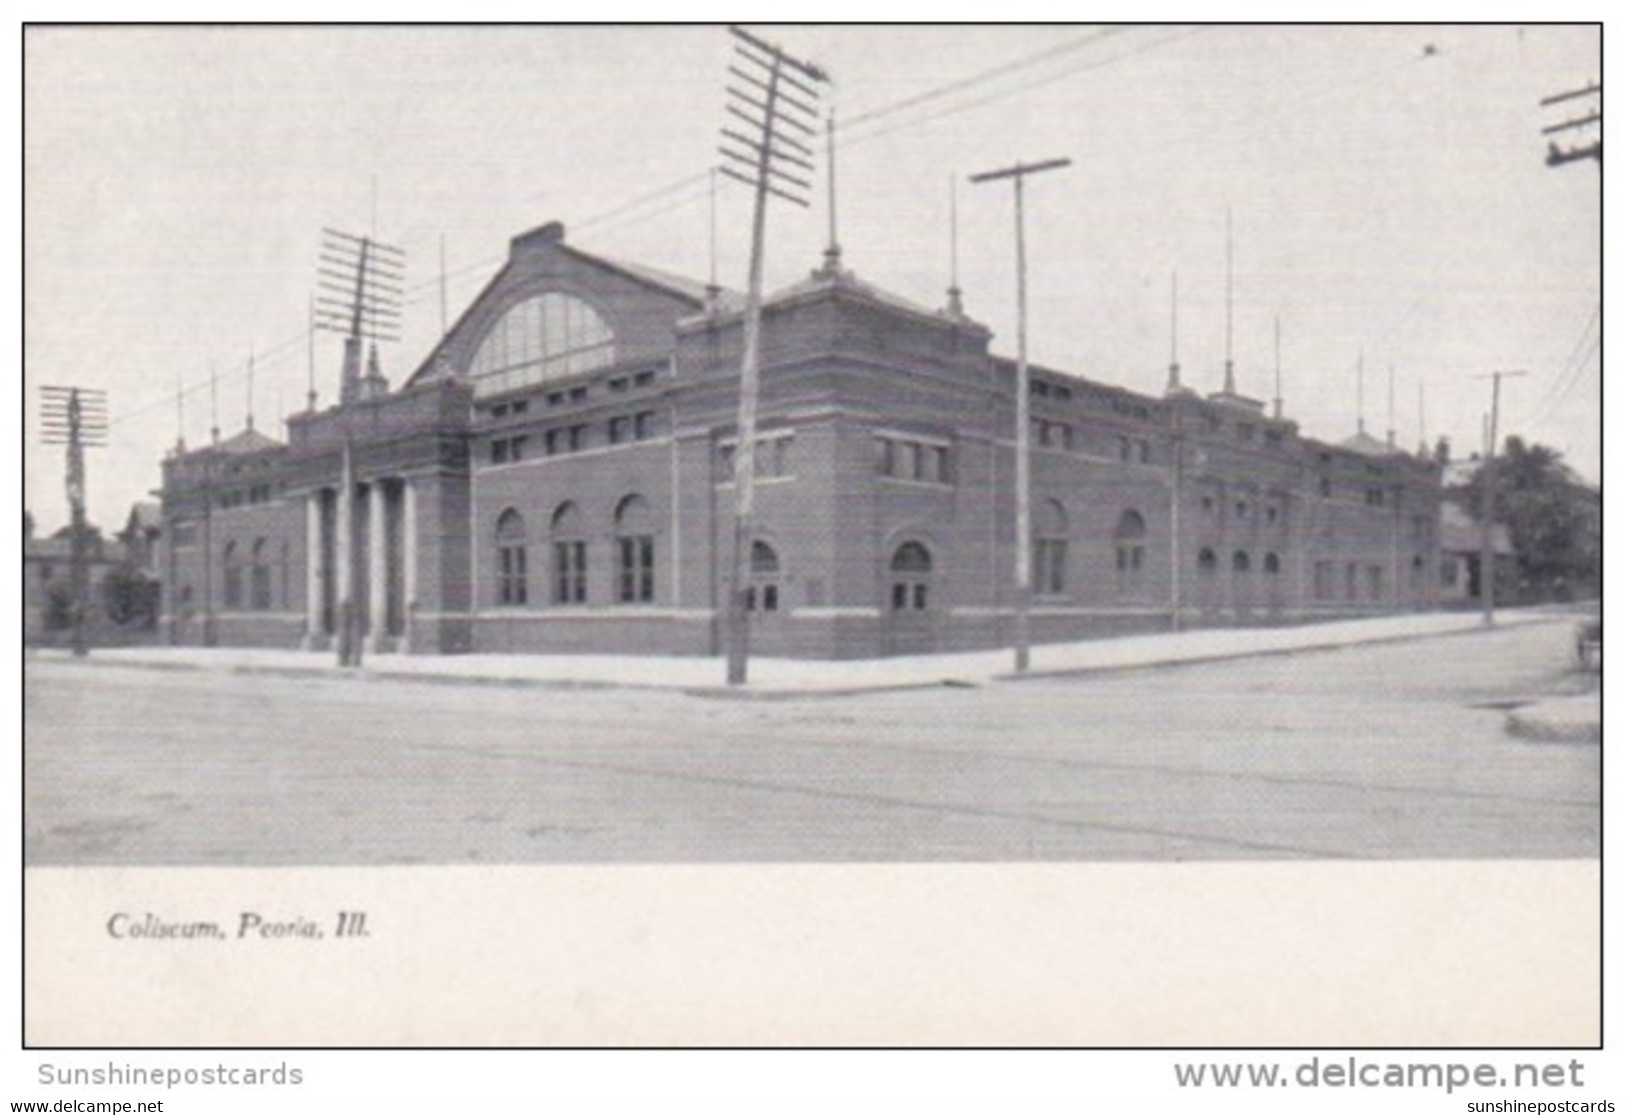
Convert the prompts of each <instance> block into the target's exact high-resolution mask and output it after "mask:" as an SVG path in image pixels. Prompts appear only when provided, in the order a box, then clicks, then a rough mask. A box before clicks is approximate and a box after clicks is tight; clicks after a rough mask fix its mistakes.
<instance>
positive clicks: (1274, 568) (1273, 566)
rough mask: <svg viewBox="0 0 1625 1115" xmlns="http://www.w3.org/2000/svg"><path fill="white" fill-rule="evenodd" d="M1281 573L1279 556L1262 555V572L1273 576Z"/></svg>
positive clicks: (1272, 554)
mask: <svg viewBox="0 0 1625 1115" xmlns="http://www.w3.org/2000/svg"><path fill="white" fill-rule="evenodd" d="M1280 571H1281V555H1279V554H1276V553H1268V554H1265V555H1264V572H1266V573H1268V574H1270V575H1271V576H1274V575H1275V574H1277V573H1279V572H1280Z"/></svg>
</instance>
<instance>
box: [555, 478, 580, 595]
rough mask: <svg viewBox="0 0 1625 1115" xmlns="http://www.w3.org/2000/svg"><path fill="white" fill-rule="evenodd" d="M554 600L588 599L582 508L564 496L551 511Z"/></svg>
mask: <svg viewBox="0 0 1625 1115" xmlns="http://www.w3.org/2000/svg"><path fill="white" fill-rule="evenodd" d="M550 531H551V534H552V540H553V603H555V604H585V603H586V602H587V540H586V539H585V538H583V537H582V535H583V534H584V533H586V528H585V525H584V522H583V519H582V515H581V509H580V508H579V507H577V506H576V505H575V504H574V503H571V502H570V501H568V500H566V501H565V502H564V503H561V504H559V506H558V509H557V510H555V511H554V512H553V520H552V523H551V526H550Z"/></svg>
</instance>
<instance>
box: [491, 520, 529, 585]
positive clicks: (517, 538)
mask: <svg viewBox="0 0 1625 1115" xmlns="http://www.w3.org/2000/svg"><path fill="white" fill-rule="evenodd" d="M496 550H497V603H498V604H503V605H507V606H509V607H518V606H520V605H522V604H524V603H525V602H526V601H527V600H529V598H530V592H529V588H528V585H527V577H526V568H525V566H526V557H525V517H524V516H523V515H521V514H520V513H519V512H517V511H515V510H514V509H513V508H511V507H510V508H508V509H507V510H506V511H504V512H503V513H502V514H500V515H498V516H497V529H496Z"/></svg>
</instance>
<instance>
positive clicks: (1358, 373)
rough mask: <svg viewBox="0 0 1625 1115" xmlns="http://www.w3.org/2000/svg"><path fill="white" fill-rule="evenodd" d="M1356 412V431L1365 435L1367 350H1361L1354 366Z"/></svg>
mask: <svg viewBox="0 0 1625 1115" xmlns="http://www.w3.org/2000/svg"><path fill="white" fill-rule="evenodd" d="M1354 411H1355V430H1356V432H1358V433H1362V434H1363V433H1365V349H1363V348H1362V349H1361V350H1360V357H1359V359H1358V360H1356V361H1355V364H1354Z"/></svg>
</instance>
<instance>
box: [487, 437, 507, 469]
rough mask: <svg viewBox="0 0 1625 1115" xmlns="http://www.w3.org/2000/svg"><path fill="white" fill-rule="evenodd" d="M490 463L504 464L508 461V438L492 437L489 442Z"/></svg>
mask: <svg viewBox="0 0 1625 1115" xmlns="http://www.w3.org/2000/svg"><path fill="white" fill-rule="evenodd" d="M491 463H492V464H493V465H505V464H507V463H508V439H507V438H501V437H499V438H494V439H493V440H492V442H491Z"/></svg>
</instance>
